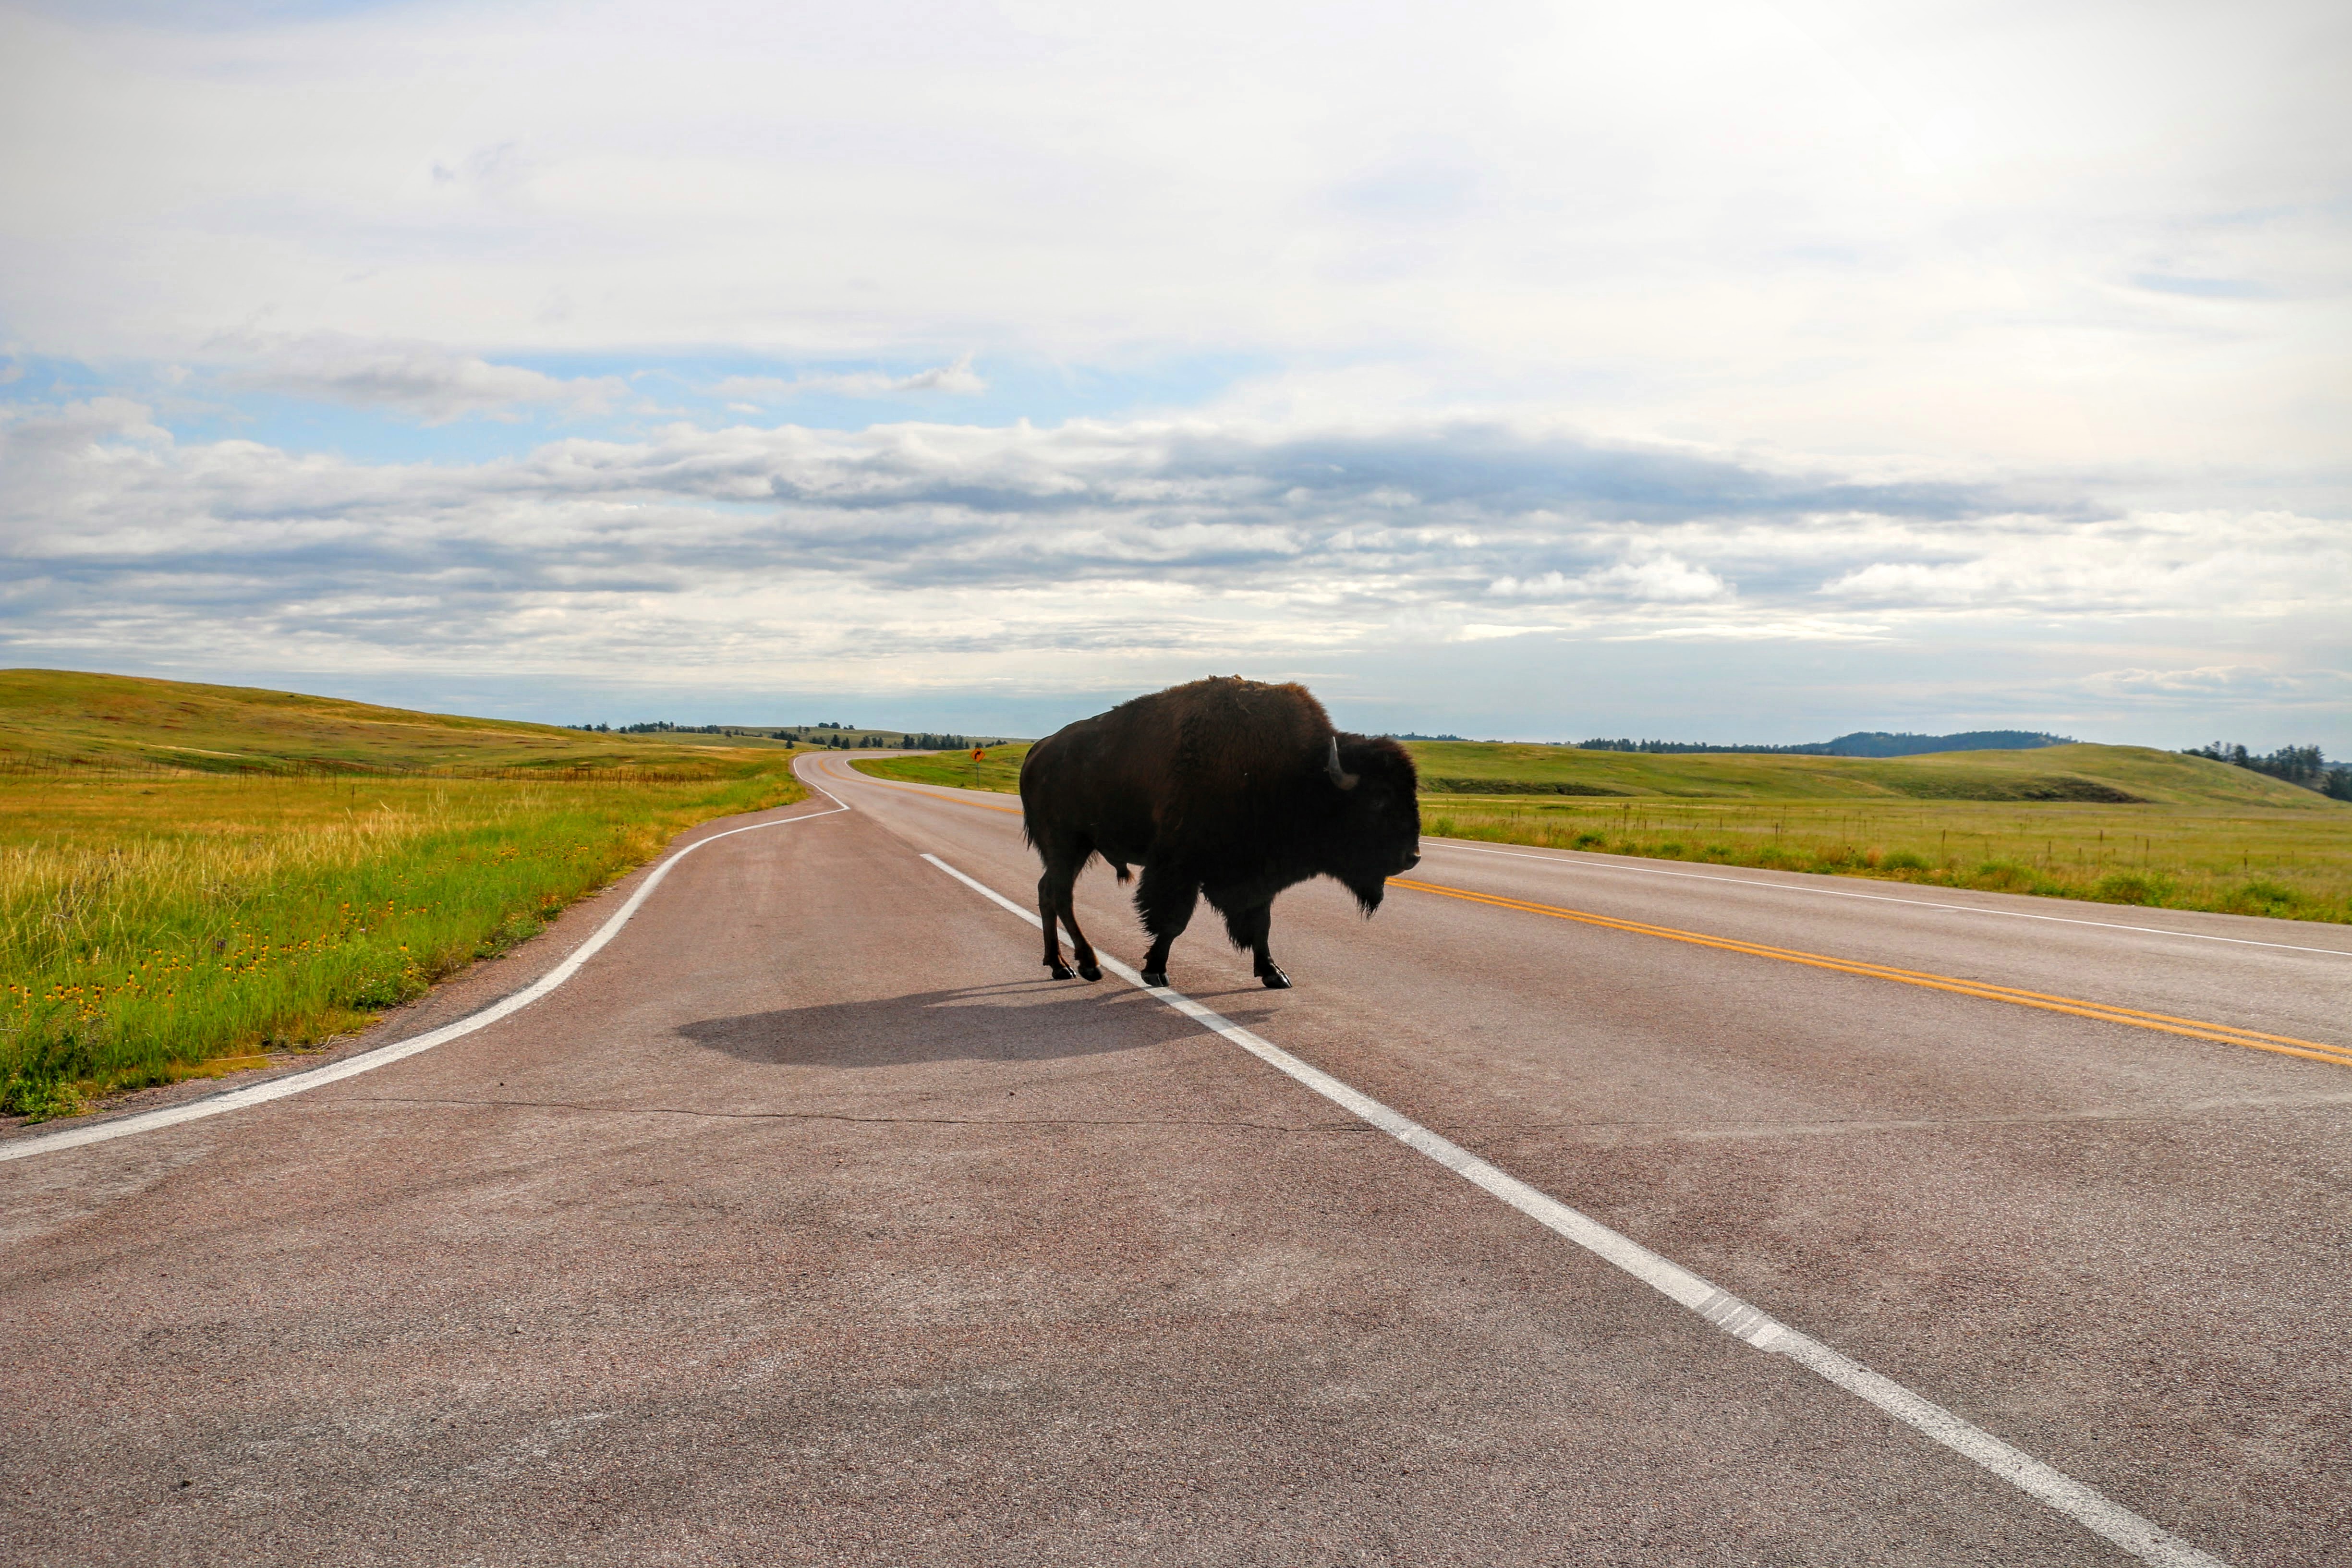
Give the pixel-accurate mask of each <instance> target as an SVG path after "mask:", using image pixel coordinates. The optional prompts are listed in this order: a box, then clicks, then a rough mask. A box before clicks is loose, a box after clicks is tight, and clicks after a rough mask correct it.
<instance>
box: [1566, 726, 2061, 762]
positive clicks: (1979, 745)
mask: <svg viewBox="0 0 2352 1568" xmlns="http://www.w3.org/2000/svg"><path fill="white" fill-rule="evenodd" d="M1576 744H1577V749H1578V750H1579V751H1585V752H1656V753H1661V754H1666V755H1680V754H1684V753H1687V752H1753V753H1757V754H1760V755H1770V756H1784V757H1916V756H1918V755H1920V754H1922V753H1924V752H2030V751H2032V750H2034V749H2035V748H2037V747H2041V746H2071V745H2073V744H2074V740H2073V738H2072V737H2070V736H2066V735H2050V734H2044V733H2043V732H2042V731H2039V730H1963V731H1960V732H1959V733H1958V734H1953V735H1914V734H1911V733H1909V732H1907V731H1901V732H1892V733H1890V732H1889V731H1885V730H1857V731H1854V732H1853V734H1851V735H1840V736H1839V737H1838V738H1837V739H1836V740H1834V741H1812V742H1807V743H1805V744H1803V745H1801V746H1718V745H1714V744H1712V743H1710V742H1705V741H1631V740H1615V741H1612V740H1609V739H1607V738H1605V737H1603V738H1599V739H1595V740H1591V741H1579V742H1577V743H1576Z"/></svg>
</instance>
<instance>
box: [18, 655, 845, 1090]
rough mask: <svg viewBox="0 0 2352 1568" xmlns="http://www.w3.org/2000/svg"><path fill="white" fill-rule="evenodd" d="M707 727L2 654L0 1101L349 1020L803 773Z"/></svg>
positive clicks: (216, 1056)
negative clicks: (69, 667) (460, 705)
mask: <svg viewBox="0 0 2352 1568" xmlns="http://www.w3.org/2000/svg"><path fill="white" fill-rule="evenodd" d="M714 739H715V738H713V737H692V738H690V739H682V738H675V737H669V736H658V737H635V736H630V737H623V736H589V735H583V734H579V733H577V732H576V731H563V730H556V729H551V728H549V727H546V726H541V725H526V724H504V723H499V722H498V721H488V720H464V719H448V718H445V717H443V716H440V715H434V714H422V713H405V712H403V711H401V710H394V709H383V708H371V707H367V706H365V705H362V704H356V703H336V702H332V701H330V700H324V699H316V698H293V697H289V696H287V695H286V694H283V693H275V692H253V693H249V694H241V693H239V692H238V691H237V689H234V688H222V687H194V688H184V687H176V686H174V685H173V683H170V682H158V681H132V680H121V679H116V678H110V677H103V676H71V677H58V676H56V675H55V674H54V673H53V672H43V671H7V672H0V974H5V989H0V1112H5V1113H8V1114H14V1115H23V1116H29V1117H36V1118H38V1117H47V1116H52V1115H58V1114H62V1113H66V1112H69V1111H71V1110H76V1109H79V1107H80V1106H81V1105H82V1104H83V1103H84V1102H85V1101H86V1100H88V1099H89V1097H90V1096H92V1095H95V1094H99V1093H103V1092H106V1091H108V1090H112V1089H126V1088H133V1087H137V1086H140V1085H142V1084H148V1083H156V1082H163V1081H168V1080H170V1079H176V1078H182V1077H186V1076H189V1075H190V1074H192V1073H202V1072H211V1071H217V1070H222V1069H223V1068H232V1067H236V1066H242V1065H250V1064H251V1063H252V1062H253V1061H254V1060H255V1059H256V1058H257V1054H258V1053H260V1052H263V1051H267V1050H272V1049H282V1048H287V1047H302V1046H306V1045H310V1044H314V1043H316V1042H318V1041H320V1040H323V1039H325V1038H327V1037H330V1036H331V1035H334V1034H337V1033H340V1032H342V1031H346V1030H349V1029H351V1028H353V1027H356V1026H359V1025H361V1024H362V1023H364V1022H365V1021H366V1020H367V1018H368V1016H370V1015H372V1014H373V1013H374V1012H376V1011H378V1010H380V1009H382V1008H384V1007H387V1006H391V1005H394V1004H397V1003H399V1002H403V1001H405V1000H407V999H409V998H411V997H413V996H415V995H417V994H420V993H421V992H423V991H424V990H425V988H426V987H427V986H428V985H430V984H432V983H433V982H434V981H435V980H436V979H439V978H441V977H443V976H445V975H446V974H448V973H452V972H454V971H456V970H457V969H459V968H462V967H463V966H464V965H466V964H467V963H471V962H472V961H473V960H475V959H477V958H480V957H484V956H487V955H489V954H492V953H495V952H500V951H503V950H504V949H505V948H507V947H509V946H511V945H512V944H513V943H515V942H519V941H521V940H522V939H523V938H525V937H527V936H530V934H532V933H533V932H535V931H538V930H539V929H540V928H541V926H542V925H543V924H544V923H545V922H546V921H548V920H549V919H551V917H552V916H553V915H554V914H555V913H556V912H557V911H559V910H562V908H563V907H564V906H565V905H567V904H569V903H570V902H572V900H575V899H578V898H580V897H581V896H582V895H583V894H585V893H589V892H592V891H593V890H594V889H597V888H599V887H602V886H604V884H605V883H607V882H610V881H611V880H613V879H614V878H616V877H618V876H620V875H621V874H623V873H624V872H625V871H627V870H628V869H629V868H632V867H634V866H636V865H638V864H640V863H642V862H643V861H644V860H645V859H646V858H648V857H649V856H651V855H652V854H653V853H654V852H655V851H656V849H658V848H659V847H660V846H661V845H662V843H663V842H664V841H665V840H666V839H667V838H668V837H670V836H671V835H672V834H674V833H676V832H677V830H678V829H680V828H682V827H685V826H689V825H691V824H692V823H694V822H696V821H698V820H702V819H704V818H708V817H711V816H724V815H728V814H730V813H734V812H740V811H751V810H758V809H761V808H764V807H768V806H773V805H784V804H787V803H789V802H791V801H793V800H796V799H798V798H800V797H801V795H803V790H802V789H801V786H800V785H799V784H798V783H797V782H796V781H794V780H793V779H792V778H791V777H790V775H789V773H788V769H789V767H790V764H791V761H792V759H793V756H795V755H797V754H798V753H797V752H793V751H787V750H785V749H783V748H781V747H773V746H770V747H741V746H728V745H725V744H723V743H722V744H712V743H709V742H711V741H712V740H714ZM184 752H195V753H196V754H198V755H200V756H202V757H204V758H205V761H204V762H203V763H200V764H197V765H195V766H187V767H183V766H178V765H174V764H173V763H171V762H169V761H166V760H163V759H165V758H169V757H171V756H173V755H175V754H180V753H184Z"/></svg>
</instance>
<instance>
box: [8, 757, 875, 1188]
mask: <svg viewBox="0 0 2352 1568" xmlns="http://www.w3.org/2000/svg"><path fill="white" fill-rule="evenodd" d="M802 782H803V783H808V781H806V780H803V781H802ZM809 787H810V788H812V789H814V790H815V791H816V792H817V793H818V794H819V795H824V798H825V799H827V800H829V801H832V802H833V809H832V810H831V811H812V812H806V813H804V814H803V815H802V816H784V817H778V818H777V819H776V820H775V821H773V822H755V823H753V824H751V826H749V827H730V828H729V829H728V830H727V831H726V832H724V833H714V834H712V835H711V836H710V837H708V838H698V839H696V840H695V841H694V842H693V843H691V844H689V845H688V846H687V847H685V848H683V849H681V850H679V851H678V852H677V854H675V855H673V856H671V857H670V858H668V859H667V860H665V861H663V862H662V863H661V864H660V865H658V866H656V867H655V868H654V873H653V875H652V876H650V877H647V878H646V879H645V880H644V881H643V882H640V883H639V884H637V890H636V891H635V893H633V894H631V895H630V896H629V901H628V902H627V903H625V904H623V905H622V906H621V907H620V909H619V910H615V911H614V915H613V918H612V919H610V920H608V921H605V922H604V924H603V925H601V926H599V927H598V928H597V929H596V934H595V935H593V936H592V937H590V938H589V939H588V940H587V941H586V942H582V943H581V944H580V945H579V946H578V947H576V948H573V949H572V952H571V953H570V954H569V955H568V956H567V957H566V958H565V959H564V960H563V962H562V963H559V964H557V965H556V966H555V967H554V968H553V969H551V970H549V971H548V972H547V973H545V974H542V975H541V976H540V977H539V978H538V979H537V980H536V981H533V982H532V983H531V984H529V985H526V986H524V987H523V988H522V989H521V990H520V991H518V992H516V993H515V994H513V995H511V996H508V997H505V998H502V999H501V1000H499V1001H497V1002H493V1003H491V1004H490V1005H488V1006H487V1007H485V1008H483V1009H482V1010H481V1011H480V1012H478V1013H468V1014H467V1015H466V1016H464V1017H462V1018H460V1019H458V1020H457V1022H456V1023H454V1024H444V1025H442V1026H441V1027H439V1028H437V1029H433V1030H430V1031H428V1032H426V1033H425V1034H422V1035H418V1036H416V1037H415V1038H413V1039H406V1040H399V1041H396V1042H394V1044H392V1045H389V1046H380V1047H377V1048H376V1049H374V1050H372V1051H362V1052H361V1053H359V1054H358V1055H357V1056H350V1057H345V1058H343V1059H342V1060H341V1061H339V1062H330V1063H328V1064H327V1065H326V1066H325V1067H322V1068H311V1069H310V1071H308V1072H298V1073H289V1074H288V1075H287V1076H286V1077H284V1078H278V1079H270V1080H269V1081H268V1082H267V1083H257V1084H254V1085H252V1086H250V1087H249V1088H246V1089H230V1090H229V1091H228V1092H227V1093H226V1094H215V1095H207V1096H206V1097H205V1098H204V1099H202V1100H190V1101H188V1102H187V1103H186V1104H185V1105H171V1106H166V1107H164V1108H163V1110H146V1111H142V1112H140V1113H139V1114H138V1115H136V1116H124V1117H120V1118H118V1119H116V1120H115V1121H100V1122H96V1123H94V1124H92V1125H90V1126H88V1127H69V1128H68V1129H66V1130H65V1131H61V1132H43V1133H37V1134H36V1135H34V1136H32V1137H29V1138H12V1139H10V1140H8V1141H7V1142H0V1161H7V1160H28V1159H30V1158H32V1157H33V1156H34V1155H36V1154H54V1153H58V1152H61V1151H63V1150H67V1149H80V1148H85V1147H87V1146H88V1145H89V1144H92V1143H103V1142H107V1141H108V1140H109V1139H113V1138H128V1137H130V1136H131V1134H133V1133H136V1132H153V1131H158V1130H159V1129H162V1128H165V1127H177V1126H179V1125H180V1124H181V1123H183V1122H187V1121H203V1120H204V1119H205V1117H208V1116H226V1115H227V1114H228V1113H229V1112H230V1111H232V1110H245V1109H246V1108H247V1106H252V1105H262V1104H266V1103H268V1101H270V1100H284V1099H286V1098H287V1097H289V1095H297V1094H302V1093H305V1092H307V1091H309V1090H310V1089H320V1088H323V1087H324V1086H326V1085H328V1084H331V1083H338V1082H341V1080H342V1079H347V1078H356V1077H358V1076H359V1075H360V1074H361V1073H363V1072H373V1071H375V1069H376V1068H384V1067H390V1066H391V1065H392V1064H393V1063H394V1062H397V1061H405V1060H406V1059H407V1058H410V1057H413V1056H416V1055H418V1054H420V1053H422V1052H425V1051H429V1050H431V1049H432V1048H433V1047H436V1046H445V1045H447V1044H448V1043H449V1042H450V1041H451V1040H454V1039H457V1038H458V1037H461V1036H465V1035H470V1034H472V1033H473V1032H474V1031H475V1030H477V1029H486V1028H488V1027H489V1026H491V1025H492V1024H495V1023H497V1022H498V1021H499V1019H501V1018H504V1017H507V1016H509V1015H512V1014H515V1013H519V1012H520V1011H522V1009H524V1008H525V1007H528V1006H530V1005H531V1004H532V1003H534V1002H536V1001H538V1000H539V999H540V998H541V997H542V996H544V995H546V994H548V993H549V992H551V991H552V990H554V989H555V988H556V987H557V986H559V985H561V984H563V983H564V982H565V981H567V980H569V979H571V978H572V976H573V975H574V974H577V973H579V972H580V966H581V965H582V964H583V963H587V962H588V961H589V960H590V959H592V958H593V957H595V956H596V954H597V952H599V951H600V950H601V949H602V948H603V947H604V944H605V943H606V942H610V941H612V940H613V939H614V937H615V936H618V935H619V934H620V932H621V928H622V927H623V926H625V925H626V924H628V923H629V917H630V916H631V915H634V914H635V913H636V912H637V910H638V908H639V906H641V905H642V904H644V903H645V901H646V899H647V898H649V897H651V896H652V893H653V890H654V889H656V888H658V887H660V886H661V883H662V879H663V878H665V877H667V876H668V875H669V872H670V868H671V867H673V866H675V865H677V863H678V862H679V861H680V860H683V859H685V858H687V857H688V856H689V855H691V854H693V853H694V852H695V851H696V850H698V849H699V848H701V847H703V846H704V845H706V844H716V843H718V842H719V840H720V839H722V838H732V837H735V836H736V835H737V834H739V833H757V832H759V831H760V830H761V828H763V827H789V826H792V825H793V823H795V822H809V821H813V820H814V819H815V818H817V817H820V816H833V815H834V813H835V812H839V811H847V810H848V809H849V807H848V806H847V805H844V804H843V803H842V801H841V799H840V798H839V797H838V796H836V795H834V794H833V792H832V791H830V790H827V789H825V788H824V787H823V786H821V785H818V784H809Z"/></svg>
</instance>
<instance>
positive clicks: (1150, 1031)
mask: <svg viewBox="0 0 2352 1568" xmlns="http://www.w3.org/2000/svg"><path fill="white" fill-rule="evenodd" d="M1255 994H1257V993H1256V992H1255V988H1254V987H1253V988H1252V990H1251V991H1247V992H1239V993H1236V999H1237V1000H1241V999H1248V998H1250V997H1252V996H1254V995H1255ZM1047 998H1050V999H1047ZM1204 1000H1209V1001H1210V1002H1211V1003H1212V1005H1214V1004H1215V1001H1216V1000H1217V999H1215V998H1204ZM1266 1011H1267V1009H1265V1008H1263V1007H1261V1008H1257V1009H1255V1010H1254V1011H1244V1009H1241V1008H1238V1007H1231V1008H1227V1009H1226V1010H1225V1015H1224V1016H1227V1017H1229V1018H1231V1019H1233V1020H1234V1022H1235V1023H1237V1024H1242V1025H1244V1026H1249V1025H1251V1024H1253V1023H1254V1022H1261V1021H1263V1015H1264V1014H1265V1012H1266ZM677 1033H678V1034H679V1035H681V1036H683V1037H685V1038H687V1039H689V1040H692V1041H694V1042H695V1043H696V1044H697V1045H700V1046H704V1047H709V1049H711V1050H714V1051H720V1052H723V1053H725V1054H726V1055H728V1056H730V1057H734V1058H737V1059H738V1060H741V1061H747V1062H760V1063H768V1064H772V1065H774V1066H777V1067H827V1068H887V1067H906V1066H910V1065H913V1064H916V1063H920V1062H950V1061H1004V1062H1035V1061H1054V1060H1058V1059H1060V1058H1066V1057H1090V1056H1102V1055H1106V1054H1108V1053H1110V1052H1113V1051H1131V1050H1137V1049H1140V1048H1142V1047H1148V1046H1160V1045H1167V1044H1169V1043H1171V1042H1172V1041H1177V1040H1185V1039H1193V1038H1201V1039H1208V1038H1212V1037H1211V1036H1209V1035H1208V1034H1207V1032H1206V1031H1205V1030H1203V1029H1202V1027H1201V1026H1200V1025H1199V1024H1196V1023H1194V1022H1193V1021H1192V1019H1190V1018H1187V1017H1185V1016H1182V1015H1181V1014H1179V1013H1176V1012H1173V1011H1171V1009H1169V1008H1167V1007H1164V1006H1162V1005H1160V1004H1159V1003H1157V1002H1154V1001H1152V1000H1151V999H1150V998H1149V997H1147V996H1145V995H1144V994H1142V993H1141V992H1139V991H1136V990H1132V989H1130V988H1129V987H1127V986H1119V987H1117V988H1116V989H1111V988H1108V987H1106V986H1103V985H1086V984H1074V983H1071V982H1068V981H1052V980H1034V981H1023V982H1019V983H1015V984H1002V985H975V986H969V987H965V988H963V989H961V990H954V991H918V992H914V993H912V994H908V995H905V996H887V997H880V998H877V999H876V1000H873V1001H867V1002H833V1003H825V1004H823V1005H816V1006H810V1007H784V1008H779V1009H777V1010H775V1011H772V1012H766V1013H742V1014H738V1015H736V1016H732V1017H721V1018H702V1019H698V1020H697V1021H695V1022H694V1023H691V1024H683V1025H680V1026H678V1029H677Z"/></svg>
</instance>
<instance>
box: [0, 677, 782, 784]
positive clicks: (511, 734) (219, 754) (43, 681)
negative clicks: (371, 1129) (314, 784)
mask: <svg viewBox="0 0 2352 1568" xmlns="http://www.w3.org/2000/svg"><path fill="white" fill-rule="evenodd" d="M782 749H784V748H783V747H782V746H781V745H780V744H778V743H777V742H769V741H764V740H756V739H750V738H742V739H736V738H730V737H726V736H719V735H677V734H668V735H591V734H585V733H583V732H582V731H577V730H564V729H559V728H557V727H556V726H554V725H551V724H525V723H520V722H517V721H513V720H508V719H468V718H464V717H460V716H458V715H457V714H450V713H415V712H411V711H409V710H406V709H402V708H379V707H376V706H374V705H373V704H372V703H366V702H345V701H342V700H339V699H336V698H332V697H306V696H303V695H301V694H300V693H299V692H291V691H268V690H263V689H258V688H256V687H248V686H196V685H190V684H187V683H185V682H183V681H176V680H149V679H141V678H139V677H136V676H127V675H89V674H83V673H79V672H76V671H69V670H57V669H7V670H0V768H11V767H48V768H74V769H83V768H158V767H161V768H172V769H179V770H185V771H189V772H197V773H284V772H317V773H418V772H427V771H431V772H440V773H453V774H462V773H483V772H489V771H506V770H514V769H520V770H527V771H535V772H547V773H552V772H560V771H562V770H566V769H578V768H612V767H621V766H625V767H632V768H658V769H673V768H680V767H683V768H688V769H698V768H703V767H706V766H708V765H709V752H712V751H714V750H720V751H735V752H756V751H762V750H782Z"/></svg>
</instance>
